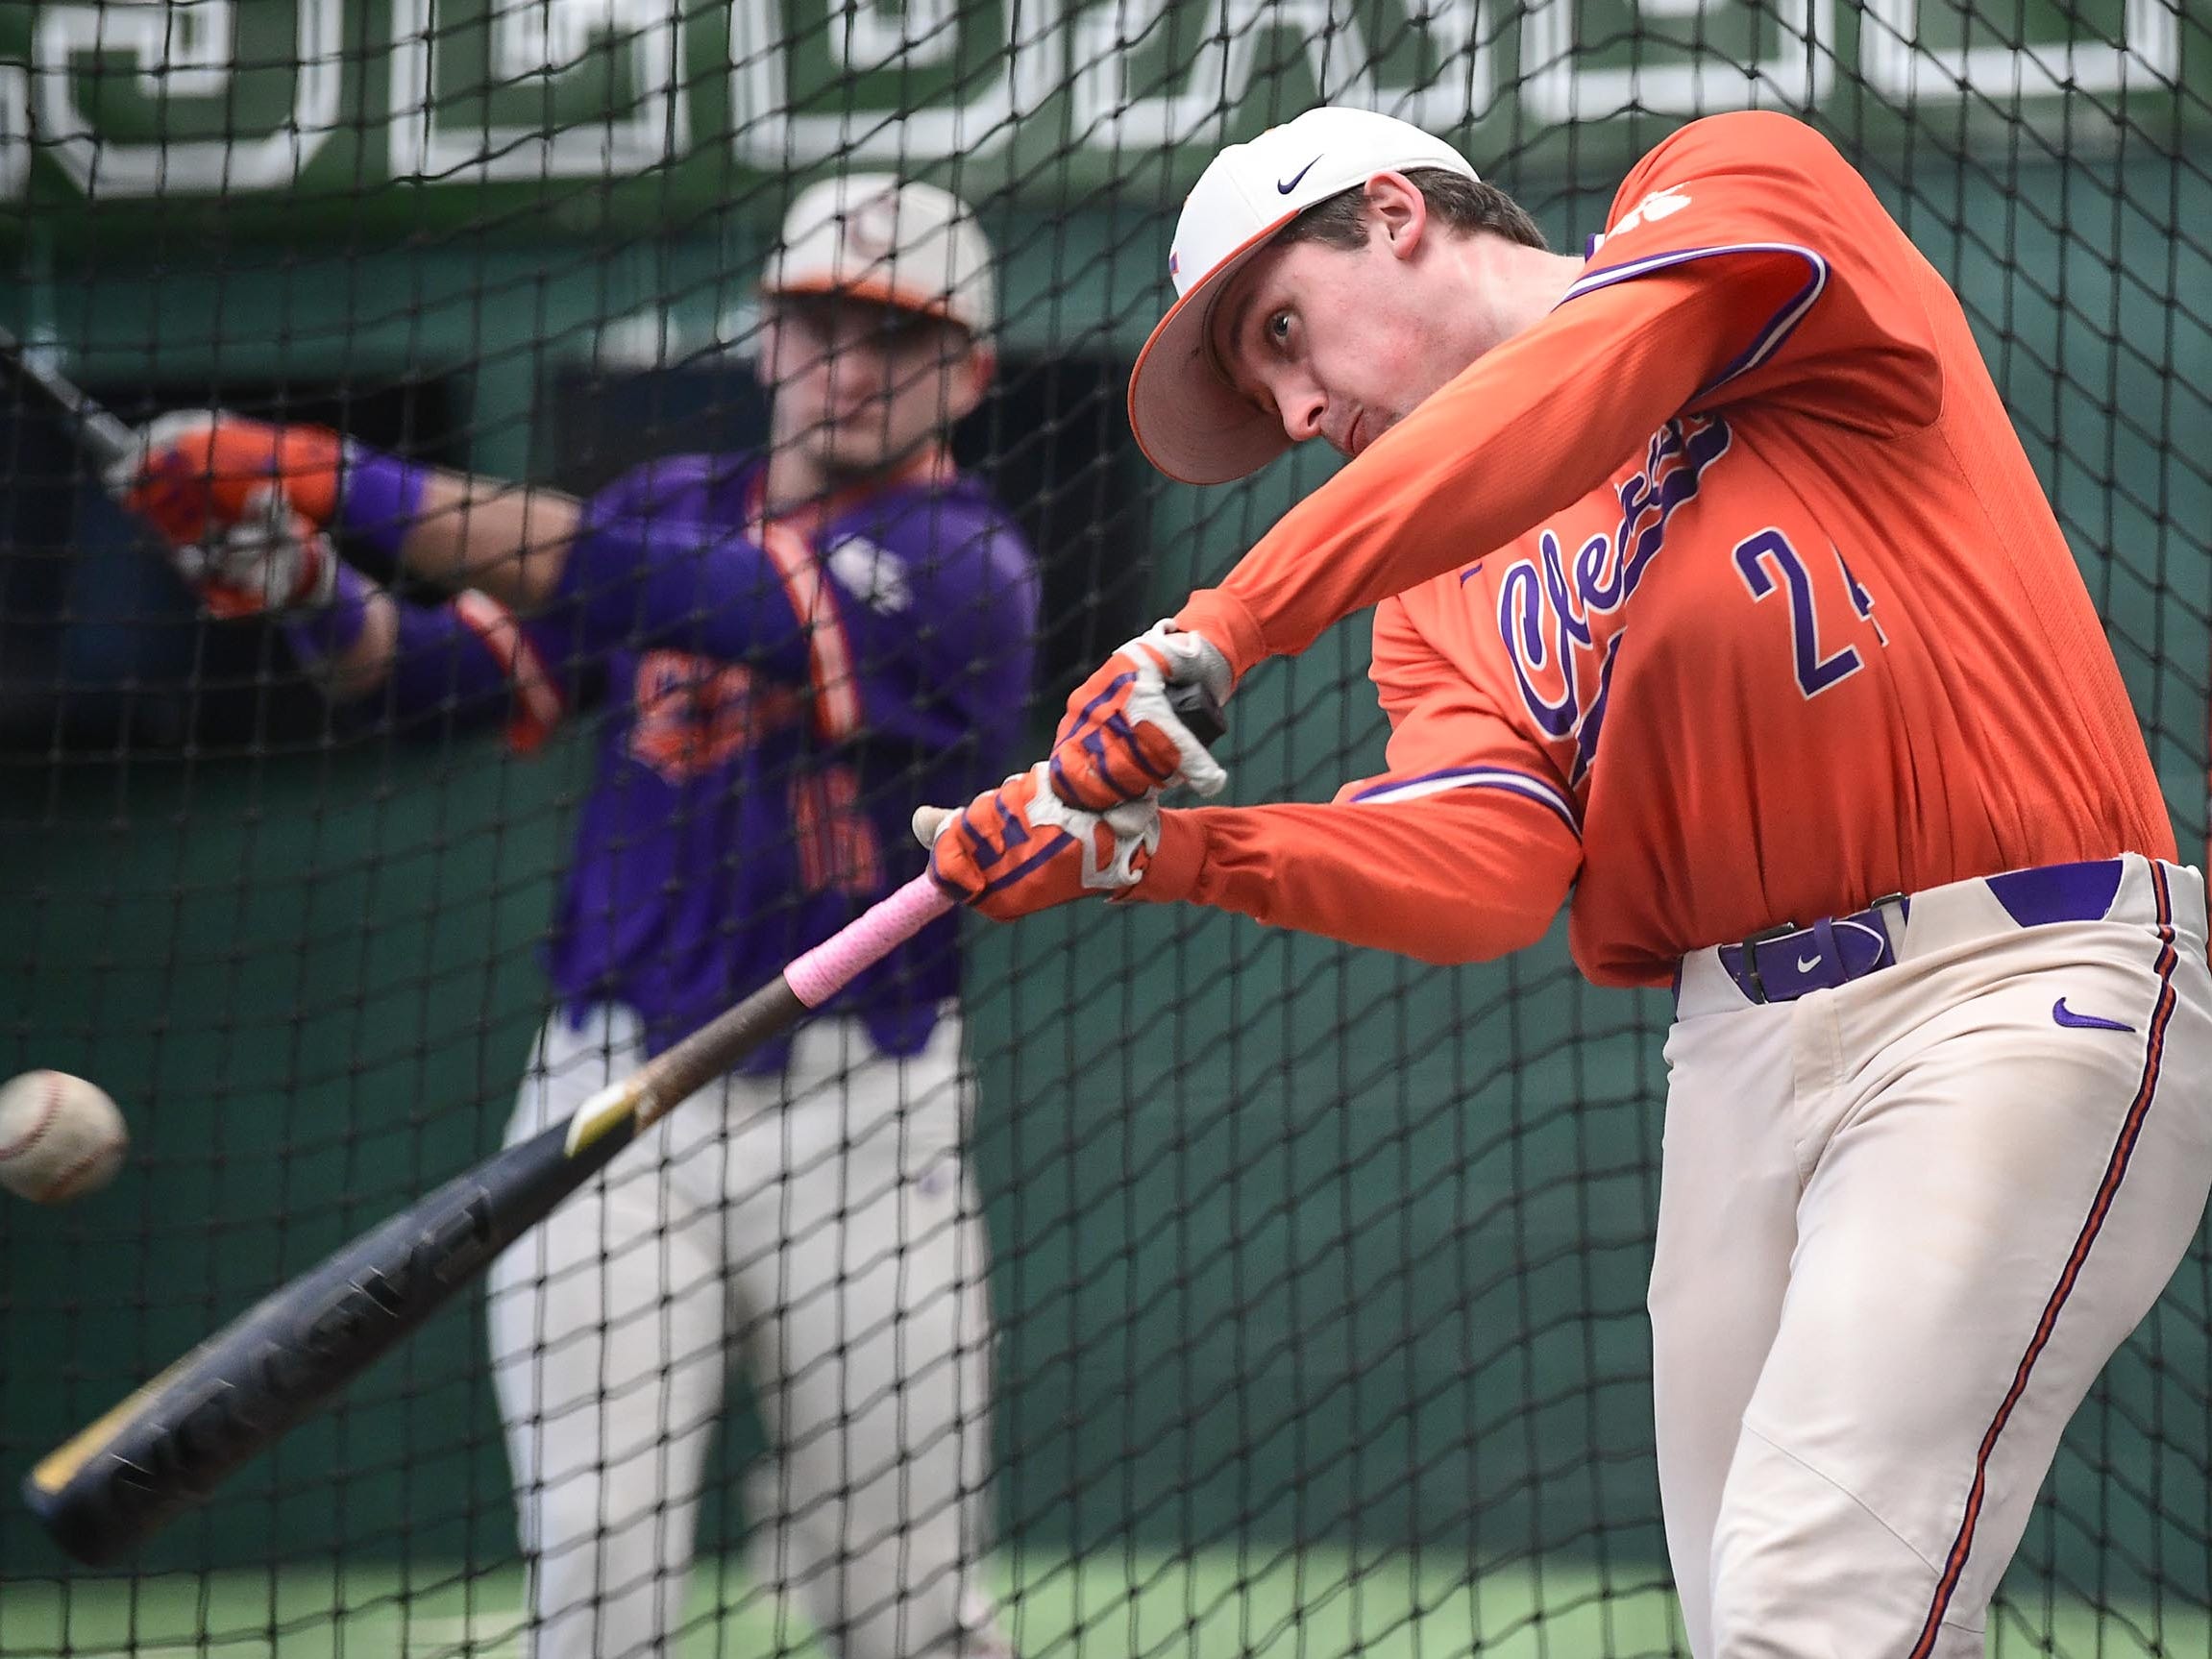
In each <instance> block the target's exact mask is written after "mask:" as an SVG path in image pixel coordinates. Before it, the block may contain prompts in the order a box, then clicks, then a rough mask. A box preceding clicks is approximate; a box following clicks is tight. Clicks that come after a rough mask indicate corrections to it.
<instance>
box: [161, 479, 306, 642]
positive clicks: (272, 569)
mask: <svg viewBox="0 0 2212 1659" xmlns="http://www.w3.org/2000/svg"><path fill="white" fill-rule="evenodd" d="M169 562H170V563H171V564H172V565H174V566H175V567H176V569H177V573H178V574H179V575H181V576H183V577H184V580H185V582H186V583H188V584H189V585H190V586H191V588H192V589H193V591H194V592H196V593H197V594H198V595H199V596H200V602H201V604H202V605H204V606H205V607H206V608H207V611H208V614H209V616H214V617H225V618H231V617H254V616H264V615H266V616H273V617H280V618H286V619H298V618H301V617H305V616H309V615H312V614H314V613H316V612H319V611H321V610H323V609H325V608H326V607H328V606H329V604H330V603H331V600H332V597H333V596H334V594H335V593H336V590H337V581H338V553H337V549H335V548H334V547H332V544H331V538H330V537H329V536H328V535H327V534H325V533H324V532H323V531H321V530H319V529H317V528H316V527H315V526H314V525H313V524H311V523H310V522H309V521H308V520H307V517H306V515H304V514H302V513H300V512H299V511H297V510H296V509H295V508H294V507H293V505H292V503H291V499H290V498H289V497H288V496H286V495H285V494H284V493H283V491H281V490H279V489H276V488H275V487H273V486H271V485H268V484H263V485H261V486H260V487H259V488H258V490H256V491H255V492H253V494H252V495H250V496H249V497H248V498H247V499H246V501H245V503H244V511H243V513H242V514H241V515H240V516H239V517H238V518H236V519H235V520H233V522H231V523H228V524H221V525H210V526H209V529H208V531H207V533H206V534H205V535H203V536H201V537H200V538H199V539H198V540H197V541H192V542H186V543H184V544H183V545H181V546H178V547H173V548H171V549H169Z"/></svg>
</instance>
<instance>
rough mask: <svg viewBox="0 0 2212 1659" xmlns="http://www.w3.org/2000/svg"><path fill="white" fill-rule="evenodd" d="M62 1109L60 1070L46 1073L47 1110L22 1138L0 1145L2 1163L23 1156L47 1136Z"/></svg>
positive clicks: (41, 1113)
mask: <svg viewBox="0 0 2212 1659" xmlns="http://www.w3.org/2000/svg"><path fill="white" fill-rule="evenodd" d="M60 1113H61V1073H60V1072H58V1071H50V1072H48V1073H47V1074H46V1110H43V1111H41V1112H40V1113H39V1114H38V1121H37V1123H35V1124H33V1125H32V1126H31V1127H30V1128H29V1129H27V1130H25V1131H24V1132H23V1137H22V1138H21V1139H20V1140H13V1141H10V1142H9V1143H8V1144H7V1145H6V1146H0V1163H6V1162H7V1161H8V1160H9V1159H13V1158H20V1157H22V1156H23V1154H25V1153H26V1152H29V1151H30V1150H31V1149H32V1148H33V1147H34V1146H37V1144H38V1143H39V1141H41V1140H43V1139H44V1138H45V1137H46V1132H47V1131H48V1130H49V1129H52V1128H53V1127H54V1119H55V1118H56V1117H57V1116H59V1115H60Z"/></svg>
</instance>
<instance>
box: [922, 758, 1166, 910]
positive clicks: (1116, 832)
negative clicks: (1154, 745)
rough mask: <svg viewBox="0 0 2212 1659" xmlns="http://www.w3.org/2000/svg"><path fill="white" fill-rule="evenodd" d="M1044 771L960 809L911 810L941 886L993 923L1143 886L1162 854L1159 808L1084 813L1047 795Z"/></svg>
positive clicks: (1144, 804)
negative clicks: (1155, 855) (1157, 854)
mask: <svg viewBox="0 0 2212 1659" xmlns="http://www.w3.org/2000/svg"><path fill="white" fill-rule="evenodd" d="M1050 771H1051V764H1050V763H1049V762H1047V761H1039V762H1038V763H1037V764H1036V765H1035V766H1033V767H1031V768H1030V769H1028V770H1027V771H1025V772H1018V773H1016V774H1015V775H1014V776H1013V777H1010V778H1008V779H1007V780H1006V781H1005V782H1004V783H1002V784H1000V785H999V786H998V788H996V789H995V790H990V791H987V792H986V793H982V794H979V795H977V796H976V797H975V798H974V799H973V800H971V801H970V802H969V803H968V805H967V806H965V807H958V808H954V807H919V808H917V809H916V810H915V814H914V834H915V837H916V839H917V840H919V841H920V842H922V845H924V846H926V847H928V848H929V873H930V874H931V875H932V876H933V877H935V878H936V881H937V885H938V886H939V887H941V888H943V889H944V890H946V892H948V893H950V894H952V896H953V897H955V898H957V899H959V900H960V901H961V902H962V903H963V904H965V905H967V906H969V907H970V908H971V909H972V910H977V911H981V912H982V913H983V914H984V915H987V916H989V917H991V918H992V920H994V921H1013V920H1014V919H1016V918H1017V917H1019V916H1025V915H1035V914H1036V913H1037V912H1039V911H1042V910H1050V909H1051V908H1052V907H1053V906H1055V905H1063V904H1070V903H1072V902H1074V901H1075V900H1076V899H1080V898H1092V897H1095V896H1097V895H1099V894H1104V895H1106V896H1107V897H1113V896H1115V895H1117V894H1120V893H1125V892H1127V891H1128V890H1130V889H1131V888H1134V887H1135V886H1136V885H1137V884H1138V883H1139V882H1141V881H1143V879H1144V870H1145V866H1147V865H1149V864H1150V863H1151V860H1152V855H1153V853H1154V852H1156V851H1157V850H1158V849H1159V845H1160V811H1159V808H1158V807H1157V806H1156V805H1155V804H1154V803H1152V802H1151V801H1148V800H1146V801H1140V802H1136V803H1134V804H1128V805H1123V806H1119V807H1117V808H1115V809H1114V810H1113V811H1112V812H1108V813H1091V812H1085V811H1083V810H1082V809H1081V808H1080V807H1071V806H1069V804H1068V803H1067V802H1066V801H1064V800H1061V799H1060V798H1059V797H1058V796H1057V795H1055V794H1054V793H1052V789H1051V785H1050V781H1049V779H1050Z"/></svg>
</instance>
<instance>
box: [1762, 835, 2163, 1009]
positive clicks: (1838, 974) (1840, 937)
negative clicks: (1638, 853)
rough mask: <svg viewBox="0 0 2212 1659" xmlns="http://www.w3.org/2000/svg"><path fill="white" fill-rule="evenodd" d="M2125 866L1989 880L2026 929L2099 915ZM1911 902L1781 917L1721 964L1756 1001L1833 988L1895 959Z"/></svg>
mask: <svg viewBox="0 0 2212 1659" xmlns="http://www.w3.org/2000/svg"><path fill="white" fill-rule="evenodd" d="M2122 868H2123V866H2122V864H2121V861H2120V860H2118V859H2116V858H2107V859H2094V860H2091V861H2090V862H2088V863H2086V864H2053V865H2043V866H2039V867H2037V868H2035V869H2017V870H2010V871H2007V872H2006V873H2005V874H2003V875H1993V876H1986V877H1984V878H1982V879H1983V882H1984V885H1986V886H1987V887H1988V889H1989V890H1990V891H1991V892H1992V893H1993V894H1995V895H1996V898H1997V901H1998V903H2000V904H2002V905H2003V907H2004V909H2005V912H2006V914H2007V915H2010V916H2011V917H2012V919H2013V920H2014V921H2015V922H2016V923H2018V924H2019V925H2020V926H2022V927H2040V926H2042V925H2043V924H2044V923H2046V922H2054V921H2101V920H2102V919H2103V917H2104V915H2105V913H2106V912H2108V911H2109V910H2110V909H2111V908H2112V899H2113V895H2114V894H2116V893H2117V892H2118V891H2119V890H2120V876H2121V870H2122ZM1911 911H1912V900H1911V899H1909V898H1906V897H1904V896H1902V895H1892V896H1891V897H1889V898H1885V899H1877V900H1876V901H1875V902H1874V903H1873V904H1872V905H1870V906H1868V907H1867V908H1866V909H1865V910H1862V911H1860V912H1858V913H1857V914H1856V915H1844V916H1831V917H1829V918H1828V919H1826V920H1823V921H1816V922H1814V923H1813V924H1812V925H1811V926H1810V927H1800V926H1798V925H1797V923H1795V922H1783V923H1782V925H1781V926H1779V927H1771V928H1768V929H1766V930H1765V931H1764V932H1761V933H1755V934H1753V935H1752V936H1751V938H1749V939H1745V940H1744V941H1743V942H1742V943H1741V944H1724V945H1722V946H1721V947H1720V965H1721V966H1722V968H1723V969H1725V970H1726V971H1727V973H1728V976H1729V978H1731V979H1733V980H1734V981H1735V984H1736V988H1737V989H1739V990H1741V991H1742V992H1743V994H1744V995H1745V996H1747V997H1749V998H1750V999H1751V1000H1752V1001H1753V1002H1755V1003H1765V1002H1794V1001H1795V1000H1796V999H1797V998H1799V997H1801V996H1805V995H1806V994H1807V993H1808V992H1811V991H1816V990H1831V989H1833V988H1835V987H1837V986H1839V985H1847V984H1849V983H1850V982H1851V981H1853V980H1855V979H1862V978H1864V977H1865V976H1866V975H1868V974H1870V973H1872V972H1874V971H1875V970H1876V969H1877V968H1883V967H1888V966H1890V965H1891V964H1893V963H1895V962H1896V961H1897V940H1896V939H1894V938H1893V937H1892V936H1891V934H1890V931H1889V926H1890V923H1889V917H1890V916H1891V915H1895V917H1896V919H1897V920H1898V921H1899V922H1900V923H1902V922H1903V921H1904V920H1905V917H1906V916H1907V915H1910V914H1911Z"/></svg>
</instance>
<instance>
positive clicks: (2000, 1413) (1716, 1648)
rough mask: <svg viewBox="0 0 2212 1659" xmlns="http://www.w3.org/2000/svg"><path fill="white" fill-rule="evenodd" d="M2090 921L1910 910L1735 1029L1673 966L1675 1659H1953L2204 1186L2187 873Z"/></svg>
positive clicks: (1667, 1506)
mask: <svg viewBox="0 0 2212 1659" xmlns="http://www.w3.org/2000/svg"><path fill="white" fill-rule="evenodd" d="M2124 864H2125V868H2124V870H2123V871H2122V873H2121V876H2120V879H2119V883H2118V888H2117V890H2116V892H2115V894H2114V896H2113V898H2112V900H2111V903H2110V906H2109V908H2108V909H2107V910H2106V911H2105V913H2104V915H2103V917H2102V919H2100V920H2088V921H2054V922H2047V923H2043V924H2041V925H2022V924H2021V923H2020V922H2019V921H2017V920H2016V919H2015V918H2014V916H2013V915H2010V914H2008V913H2007V911H2006V909H2005V907H2004V906H2003V905H2001V904H2000V903H1999V902H1998V899H1997V898H1996V896H1995V895H1994V894H1993V893H1992V891H1991V890H1990V888H1989V886H1988V884H1986V883H1983V882H1979V881H1977V882H1961V883H1956V884H1954V885H1953V886H1950V887H1945V888H1939V889H1935V890H1931V891H1929V892H1926V893H1922V894H1918V895H1915V896H1914V898H1913V899H1912V900H1911V901H1910V906H1909V917H1908V919H1905V921H1904V924H1903V929H1902V938H1897V939H1896V946H1897V949H1896V954H1897V958H1898V960H1897V963H1896V964H1895V965H1893V966H1889V967H1884V968H1881V969H1879V970H1877V971H1875V972H1873V973H1870V974H1867V975H1866V976H1865V977H1863V978H1860V979H1857V980H1855V981H1853V982H1851V983H1849V984H1846V985H1842V986H1839V987H1837V988H1833V989H1830V990H1822V991H1815V992H1813V993H1812V994H1810V995H1807V996H1805V997H1803V998H1801V999H1799V1000H1797V1001H1794V1002H1782V1003H1771V1004H1764V1005H1760V1004H1755V1003H1753V1002H1752V1001H1751V1000H1750V999H1749V998H1748V997H1747V996H1746V995H1745V994H1744V993H1743V991H1742V990H1741V989H1740V988H1739V986H1738V984H1737V983H1736V982H1735V981H1733V979H1732V978H1731V977H1730V975H1729V974H1728V973H1727V972H1726V971H1725V970H1724V968H1723V967H1722V965H1721V964H1720V962H1719V960H1718V953H1716V952H1713V951H1704V952H1700V953H1698V954H1697V955H1695V956H1692V957H1690V958H1688V959H1686V960H1685V962H1684V973H1683V979H1682V983H1681V987H1680V990H1679V994H1678V1005H1677V1018H1676V1023H1675V1026H1674V1029H1673V1031H1672V1033H1671V1034H1670V1036H1669V1037H1668V1039H1667V1047H1666V1058H1667V1063H1668V1066H1669V1070H1670V1074H1671V1076H1670V1083H1669V1088H1668V1096H1667V1110H1666V1143H1665V1171H1664V1176H1663V1179H1662V1183H1661V1193H1660V1201H1659V1243H1658V1252H1657V1256H1656V1259H1655V1262H1654V1266H1653V1273H1652V1283H1651V1316H1652V1333H1653V1341H1654V1383H1655V1393H1656V1408H1657V1413H1658V1431H1659V1482H1660V1492H1661V1497H1662V1500H1663V1506H1664V1510H1665V1518H1666V1530H1667V1544H1668V1549H1669V1551H1670V1553H1671V1555H1672V1557H1673V1561H1674V1570H1675V1578H1676V1583H1677V1587H1678V1589H1679V1591H1680V1594H1681V1597H1682V1605H1683V1613H1684V1620H1685V1622H1686V1624H1687V1627H1688V1632H1689V1639H1690V1647H1691V1650H1692V1651H1693V1652H1694V1653H1695V1654H1697V1655H1698V1656H1699V1659H1749V1656H1752V1655H1760V1656H1773V1659H1782V1656H1783V1655H1786V1656H1788V1659H1876V1656H1882V1659H1929V1656H1933V1659H1963V1656H1965V1655H1969V1654H1973V1655H1979V1654H1980V1652H1981V1651H1982V1624H1983V1620H1984V1614H1985V1609H1986V1608H1987V1606H1988V1603H1989V1600H1990V1598H1991V1597H1992V1595H1993V1594H1994V1593H1995V1590H1996V1587H1997V1582H1998V1579H1999V1577H2000V1576H2001V1574H2003V1571H2004V1568H2005V1565H2006V1563H2007V1562H2008V1561H2009V1559H2010V1558H2011V1555H2012V1552H2013V1550H2014V1549H2015V1548H2016V1547H2017V1546H2018V1544H2019V1541H2020V1537H2021V1533H2022V1531H2023V1530H2024V1529H2025V1527H2026V1525H2027V1523H2028V1513H2029V1510H2030V1508H2031V1506H2032V1504H2033V1501H2034V1498H2035V1494H2036V1491H2037V1488H2038V1486H2039V1485H2040V1484H2041V1482H2042V1480H2043V1477H2044V1476H2045V1474H2046V1472H2047V1471H2048V1470H2049V1468H2050V1466H2051V1463H2052V1457H2053V1454H2054V1453H2055V1452H2056V1449H2057V1445H2058V1440H2059V1435H2060V1432H2061V1431H2062V1430H2063V1429H2064V1427H2065V1426H2066V1423H2067V1420H2068V1419H2069V1418H2071V1417H2072V1416H2073V1415H2074V1412H2075V1409H2076V1407H2077V1405H2078V1404H2079V1403H2080V1402H2081V1400H2082V1398H2083V1396H2084V1395H2085V1394H2086V1393H2087V1391H2088V1389H2089V1386H2090V1384H2091V1383H2092V1381H2094V1380H2095V1378H2096V1377H2097V1374H2098V1372H2099V1371H2100V1370H2101V1369H2102V1367H2103V1365H2104V1362H2105V1360H2106V1359H2107V1358H2108V1357H2109V1356H2110V1355H2111V1354H2112V1353H2113V1351H2114V1349H2116V1348H2117V1347H2118V1346H2119V1345H2120V1343H2121V1342H2122V1341H2123V1340H2125V1339H2126V1336H2127V1334H2128V1332H2129V1331H2131V1330H2133V1329H2134V1328H2135V1326H2136V1324H2137V1323H2138V1322H2139V1321H2140V1320H2141V1319H2142V1318H2143V1316H2144V1315H2145V1314H2146V1313H2147V1312H2148V1311H2149V1310H2150V1308H2151V1305H2152V1304H2153V1303H2154V1302H2155V1301H2156V1300H2157V1298H2158V1296H2159V1294H2160V1292H2161V1291H2162V1290H2163V1289H2164V1287H2165V1285H2166V1282H2167V1280H2168V1279H2169V1278H2170V1277H2171V1276H2172V1274H2173V1272H2174V1270H2175V1266H2176V1265H2177V1264H2178V1263H2179V1261H2180V1259H2181V1257H2182V1256H2183V1254H2184V1252H2185V1251H2186V1250H2187V1248H2188V1246H2189V1243H2190V1241H2191V1240H2192V1239H2193V1238H2194V1237H2195V1236H2196V1233H2197V1229H2198V1222H2199V1218H2200V1214H2201V1213H2202V1211H2203V1208H2204V1203H2205V1197H2206V1193H2207V1189H2208V1188H2212V1087H2208V1084H2212V975H2208V974H2207V970H2206V964H2205V917H2204V887H2203V883H2202V881H2201V880H2200V877H2199V876H2198V874H2197V872H2196V871H2195V870H2192V869H2185V868H2180V867H2177V866H2169V865H2158V866H2153V865H2151V864H2150V863H2149V862H2147V861H2146V860H2143V859H2141V858H2136V857H2129V858H2127V859H2126V860H2125V861H2124Z"/></svg>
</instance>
